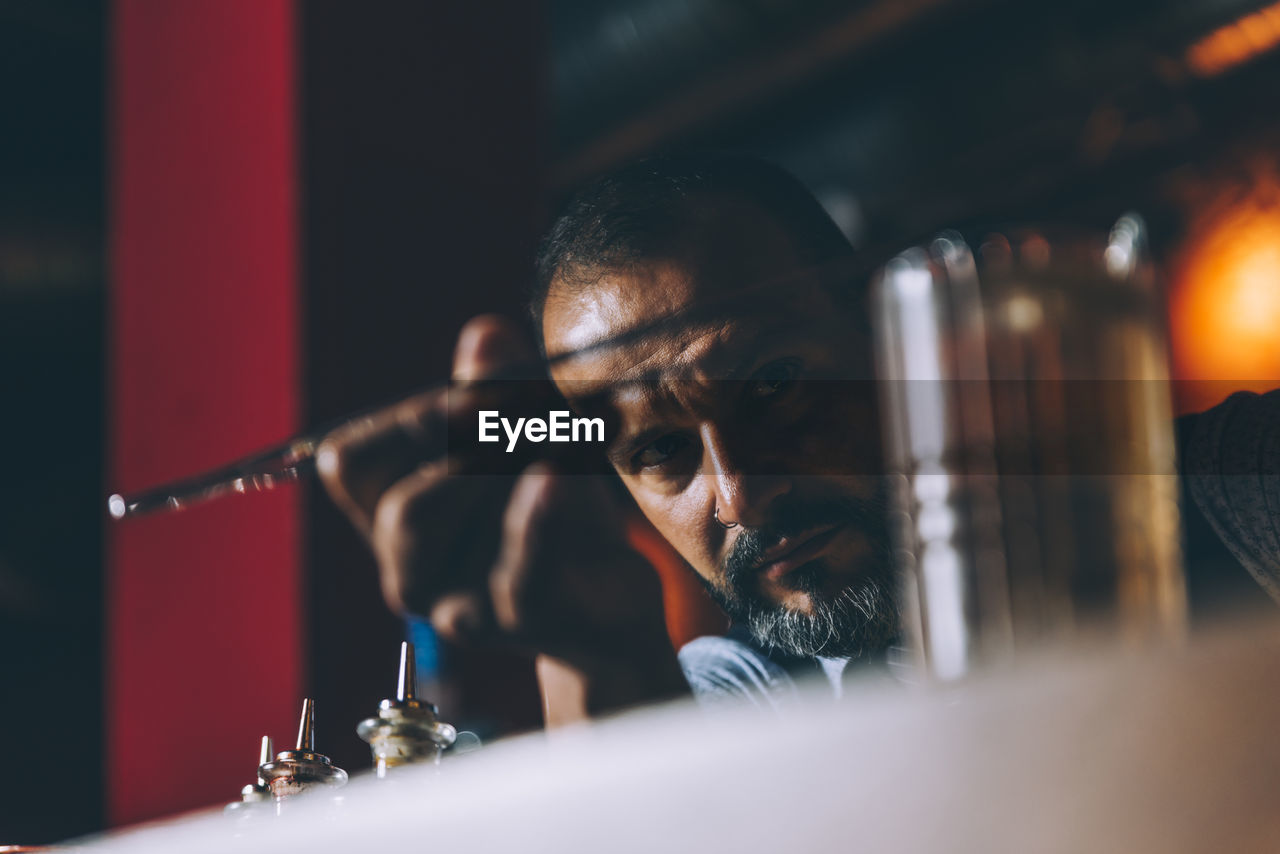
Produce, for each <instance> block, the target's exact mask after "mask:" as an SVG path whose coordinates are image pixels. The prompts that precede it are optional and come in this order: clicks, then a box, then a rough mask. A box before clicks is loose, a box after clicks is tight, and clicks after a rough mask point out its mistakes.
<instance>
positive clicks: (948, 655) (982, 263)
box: [872, 214, 1186, 680]
mask: <svg viewBox="0 0 1280 854" xmlns="http://www.w3.org/2000/svg"><path fill="white" fill-rule="evenodd" d="M872 300H873V316H874V319H875V324H876V337H877V342H876V347H877V373H878V375H879V379H880V380H881V383H880V386H881V388H882V395H881V396H882V407H883V413H884V421H885V428H886V437H887V438H886V445H887V447H886V452H887V455H888V460H889V466H890V472H891V477H892V481H893V489H892V492H893V500H894V503H895V516H894V518H895V520H896V523H895V530H894V536H895V547H896V554H897V557H898V560H899V562H900V568H901V569H902V572H903V576H902V577H903V586H904V608H903V611H904V619H905V622H906V625H905V633H906V635H907V638H908V641H909V643H910V645H911V646H912V647H913V649H914V651H915V652H916V653H917V654H918V656H919V663H920V664H921V665H922V666H924V667H925V669H926V670H927V671H928V672H929V673H930V674H932V675H933V676H934V677H936V678H939V679H942V680H950V679H956V678H959V677H962V676H964V675H966V674H968V673H969V672H971V671H972V670H974V669H975V668H979V667H983V666H989V665H994V664H998V663H1000V662H1004V661H1007V660H1008V659H1010V658H1011V657H1012V656H1013V655H1014V654H1015V653H1016V652H1017V651H1018V650H1019V649H1022V648H1025V647H1027V646H1030V645H1036V644H1040V643H1042V642H1047V641H1051V640H1053V641H1062V640H1068V639H1081V638H1092V637H1097V636H1105V637H1110V638H1117V637H1118V638H1123V639H1127V640H1137V639H1150V638H1167V637H1170V636H1177V635H1180V634H1181V633H1182V632H1183V631H1184V629H1185V624H1186V592H1185V580H1184V577H1183V572H1182V565H1181V550H1180V532H1179V519H1178V508H1177V496H1178V487H1177V477H1176V468H1175V459H1174V456H1175V444H1174V436H1173V407H1172V404H1171V398H1170V389H1169V373H1168V366H1167V346H1166V336H1165V330H1164V321H1163V317H1164V312H1163V307H1162V304H1161V298H1160V295H1159V294H1158V293H1157V291H1156V288H1155V286H1154V277H1153V274H1152V269H1151V265H1150V263H1149V262H1148V260H1147V258H1146V256H1145V228H1144V226H1143V223H1142V221H1141V219H1139V218H1138V217H1137V216H1135V215H1132V214H1129V215H1126V216H1124V217H1122V218H1121V219H1120V220H1119V221H1118V222H1117V223H1116V224H1115V226H1114V227H1113V228H1112V230H1111V232H1110V234H1109V235H1102V234H1089V233H1087V232H1080V231H1070V230H1065V229H1058V230H1020V231H1016V232H1009V233H1007V234H996V235H991V236H989V237H987V238H986V239H985V240H984V241H983V243H982V245H981V247H980V249H979V251H978V253H977V256H976V257H975V255H974V253H973V252H972V251H971V250H970V248H969V246H968V244H967V243H966V242H965V241H964V239H963V238H962V237H961V236H960V235H959V234H957V233H953V232H948V233H944V234H942V235H940V236H939V237H937V238H936V239H935V240H934V241H933V242H932V243H930V244H929V245H928V246H927V247H923V248H913V249H910V250H907V251H906V252H903V253H901V254H900V255H898V256H897V257H895V258H894V259H893V260H891V261H890V262H889V263H888V264H887V265H886V266H885V267H884V269H883V270H882V271H881V272H880V273H879V274H878V275H877V276H876V277H875V280H874V282H873V288H872Z"/></svg>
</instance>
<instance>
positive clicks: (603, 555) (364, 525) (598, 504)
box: [317, 317, 687, 723]
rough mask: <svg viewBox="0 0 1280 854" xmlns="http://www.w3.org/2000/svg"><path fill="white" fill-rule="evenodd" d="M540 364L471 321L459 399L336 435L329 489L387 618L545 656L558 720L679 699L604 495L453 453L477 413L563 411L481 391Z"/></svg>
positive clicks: (666, 645) (658, 617) (458, 367)
mask: <svg viewBox="0 0 1280 854" xmlns="http://www.w3.org/2000/svg"><path fill="white" fill-rule="evenodd" d="M533 358H534V353H533V351H532V349H531V348H530V347H528V346H527V345H524V344H523V343H522V340H521V338H520V336H519V333H518V332H517V331H516V330H515V329H513V328H512V327H511V326H510V325H509V324H508V323H507V322H505V321H503V320H501V319H499V318H493V317H480V318H476V319H474V320H472V321H471V322H470V323H468V324H467V326H466V327H465V328H464V329H463V331H462V333H461V335H460V336H459V340H458V346H457V351H456V353H455V357H454V380H455V385H454V387H453V388H451V389H449V390H448V391H444V390H442V391H438V392H430V393H427V394H424V395H421V396H419V397H416V398H413V399H411V400H408V401H405V402H403V403H401V404H398V405H397V406H395V407H391V408H390V409H387V410H384V411H382V412H380V413H378V414H376V415H374V416H372V417H370V418H367V419H364V420H362V421H361V422H359V423H356V424H353V425H350V426H348V427H344V428H342V429H340V430H338V431H336V432H334V433H333V434H332V435H330V436H329V437H328V438H326V440H325V441H324V443H323V444H322V445H321V448H320V451H319V454H318V458H317V462H318V466H319V472H320V475H321V479H322V480H323V482H324V484H325V488H326V489H327V490H328V491H329V494H330V495H331V496H332V497H333V499H334V501H335V502H336V503H337V504H338V506H339V507H341V508H342V509H343V511H344V512H345V513H346V514H347V516H348V517H349V518H350V519H351V521H352V522H353V523H354V524H355V526H356V527H357V528H358V529H359V530H360V531H361V532H362V533H363V534H364V535H365V537H366V538H367V539H368V540H369V543H370V546H371V547H372V549H373V552H374V555H375V556H376V557H377V560H378V566H379V570H380V573H381V581H382V590H383V594H384V596H385V598H386V600H387V602H388V604H389V605H390V606H391V607H392V608H393V609H395V610H397V611H401V612H404V611H412V612H415V613H420V614H426V615H428V616H429V618H430V620H431V622H432V625H433V626H434V627H435V629H436V630H437V631H438V632H439V633H440V634H441V636H443V637H444V638H446V639H449V640H452V641H454V642H460V643H468V642H472V643H474V642H493V641H497V642H501V643H506V644H508V645H512V646H515V647H518V648H521V649H524V650H527V651H529V652H532V653H535V654H537V655H538V656H539V660H538V674H539V678H540V682H541V684H542V686H543V694H544V701H545V705H546V716H547V720H548V723H558V722H567V721H570V720H574V719H577V718H580V717H582V716H583V715H584V714H588V713H598V712H603V711H607V710H609V709H611V708H618V707H621V706H625V705H630V704H634V703H639V702H644V701H645V700H650V699H656V698H659V697H665V696H672V695H675V694H678V693H683V692H684V691H686V690H687V688H686V687H685V684H684V680H683V677H682V676H681V674H680V670H679V667H678V665H677V663H676V661H675V656H674V653H673V651H672V649H671V645H670V642H669V640H668V639H667V636H666V630H665V624H664V621H663V614H662V600H661V591H660V589H659V585H658V578H657V575H656V573H655V572H654V571H653V569H652V568H651V567H650V566H649V565H648V564H647V563H646V562H645V561H644V559H643V558H641V557H640V555H639V554H637V553H636V552H635V550H634V549H632V548H631V547H630V545H629V544H628V542H627V540H626V536H625V530H624V521H623V516H622V513H621V510H620V508H619V507H618V504H617V501H616V500H615V499H614V497H613V495H612V494H611V492H610V490H609V486H608V484H607V483H605V482H603V480H602V479H601V478H600V477H599V476H596V475H581V474H578V475H570V474H564V473H560V472H558V471H557V470H556V468H555V467H554V463H550V462H548V461H545V460H534V459H527V460H522V461H520V463H521V464H523V463H524V462H528V465H527V467H525V468H524V469H523V470H522V471H519V473H518V474H511V473H510V471H511V470H512V469H508V470H507V472H506V473H494V469H493V466H492V458H490V461H489V462H488V463H486V461H485V459H484V458H482V457H481V456H480V455H478V454H472V453H471V451H472V450H474V448H473V447H472V446H470V445H469V444H468V443H455V447H454V448H452V449H451V448H450V443H449V442H448V436H447V433H448V430H449V428H450V426H451V425H452V426H454V427H455V429H458V430H468V431H471V432H468V433H466V434H465V435H474V431H475V429H476V426H477V423H478V411H479V410H480V409H496V410H499V411H503V410H504V409H507V410H511V409H514V408H516V407H520V408H526V409H527V408H529V407H531V406H535V407H536V405H537V404H538V403H540V402H544V403H545V407H544V408H543V409H542V410H541V411H542V412H549V411H551V410H552V409H557V408H559V409H563V408H564V403H563V401H562V400H560V399H559V397H558V396H557V395H556V394H555V391H554V388H553V387H552V386H551V384H550V382H549V381H546V380H528V381H521V382H518V383H501V384H497V383H495V384H488V385H487V384H484V383H481V382H479V381H481V380H484V379H485V378H487V377H493V376H495V375H499V374H501V373H502V371H503V369H504V368H508V367H510V366H512V365H517V364H521V363H527V362H530V361H531V360H532V359H533ZM455 435H456V434H455ZM526 444H527V443H526ZM456 445H466V446H467V448H468V450H459V449H458V448H457V447H456ZM536 447H537V448H539V449H544V450H545V449H546V447H547V446H546V445H539V446H536ZM526 453H527V451H526ZM508 459H509V458H508ZM504 462H506V461H505V460H504ZM518 469H519V465H517V467H516V470H518Z"/></svg>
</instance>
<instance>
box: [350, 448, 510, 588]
mask: <svg viewBox="0 0 1280 854" xmlns="http://www.w3.org/2000/svg"><path fill="white" fill-rule="evenodd" d="M449 465H450V463H449V461H448V460H447V459H442V460H438V461H436V462H433V463H428V464H424V465H423V466H422V467H420V468H419V469H418V470H416V471H414V472H412V473H411V474H409V475H406V476H405V477H404V478H401V479H400V480H399V481H397V482H396V483H395V484H394V485H393V486H391V487H390V488H389V489H388V490H387V491H386V492H385V493H384V494H383V496H382V499H381V500H380V501H379V502H378V506H377V509H376V511H375V514H374V519H373V525H372V531H371V535H370V544H371V546H372V548H373V552H374V555H375V557H376V558H377V560H378V569H379V572H380V576H381V582H382V592H383V597H384V598H385V599H386V600H387V604H388V605H390V606H391V608H392V609H393V610H396V611H401V612H404V611H413V612H417V613H422V612H424V611H425V610H427V609H429V608H430V606H431V603H432V602H433V601H434V599H435V598H436V597H437V596H438V595H439V594H440V592H441V591H443V590H447V589H453V588H459V587H483V586H484V580H483V579H484V578H485V576H486V575H487V574H488V571H489V568H490V567H491V566H492V564H493V560H494V557H495V555H496V554H497V548H498V546H497V543H498V533H499V524H500V520H501V514H502V508H503V506H504V505H505V501H506V496H507V493H508V491H509V490H510V484H511V480H510V478H490V477H451V476H449V472H448V469H449Z"/></svg>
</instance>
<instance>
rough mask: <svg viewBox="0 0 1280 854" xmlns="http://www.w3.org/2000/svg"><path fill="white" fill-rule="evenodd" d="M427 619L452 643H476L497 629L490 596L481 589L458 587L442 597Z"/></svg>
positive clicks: (439, 633) (433, 606) (437, 631)
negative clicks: (460, 588)
mask: <svg viewBox="0 0 1280 854" xmlns="http://www.w3.org/2000/svg"><path fill="white" fill-rule="evenodd" d="M428 619H429V620H430V621H431V627H432V628H434V629H435V630H436V633H437V634H438V635H440V637H442V638H443V639H444V640H446V641H450V642H452V643H458V644H467V643H475V642H477V641H479V640H484V639H486V638H488V637H489V636H491V635H492V634H493V631H494V620H493V610H492V609H491V607H490V603H489V597H488V595H487V594H485V593H484V592H482V591H479V590H457V591H453V592H451V593H447V594H445V595H443V596H441V597H439V598H438V599H437V600H436V601H435V604H434V605H432V607H431V612H430V614H429V615H428Z"/></svg>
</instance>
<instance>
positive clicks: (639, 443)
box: [605, 426, 670, 468]
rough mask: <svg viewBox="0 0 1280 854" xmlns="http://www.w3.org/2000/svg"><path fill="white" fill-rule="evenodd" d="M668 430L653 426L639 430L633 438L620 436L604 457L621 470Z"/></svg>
mask: <svg viewBox="0 0 1280 854" xmlns="http://www.w3.org/2000/svg"><path fill="white" fill-rule="evenodd" d="M669 430H670V428H668V427H665V426H654V427H649V428H647V429H644V430H641V431H640V432H639V433H636V434H635V435H633V436H625V437H621V436H620V437H619V438H618V439H616V440H615V441H614V442H613V444H611V445H610V446H609V449H608V450H607V451H605V456H606V457H608V458H609V462H610V463H612V464H613V465H614V466H615V467H616V468H623V467H625V466H626V465H628V464H629V463H630V462H631V458H632V457H633V456H635V455H636V454H637V453H638V452H639V451H640V450H641V449H643V448H644V447H645V446H646V445H648V444H649V443H650V442H652V441H654V440H655V439H658V438H661V437H662V436H663V435H665V434H666V433H667V432H669Z"/></svg>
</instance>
